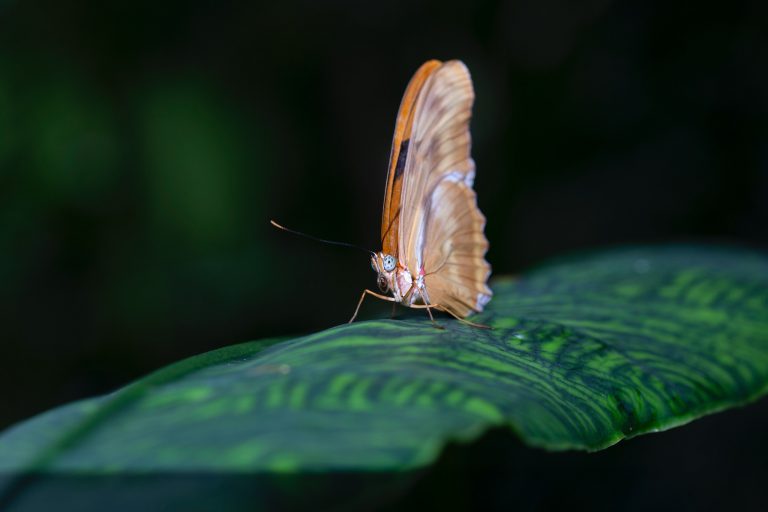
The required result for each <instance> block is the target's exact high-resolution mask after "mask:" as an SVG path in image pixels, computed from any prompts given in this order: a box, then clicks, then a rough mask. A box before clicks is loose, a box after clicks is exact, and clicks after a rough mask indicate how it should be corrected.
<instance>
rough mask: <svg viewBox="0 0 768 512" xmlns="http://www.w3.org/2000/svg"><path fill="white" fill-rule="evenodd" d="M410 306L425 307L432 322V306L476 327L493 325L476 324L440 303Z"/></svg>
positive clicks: (485, 327)
mask: <svg viewBox="0 0 768 512" xmlns="http://www.w3.org/2000/svg"><path fill="white" fill-rule="evenodd" d="M411 307H412V308H418V309H426V310H427V313H429V318H430V319H431V320H432V322H433V323H435V319H434V318H433V317H432V309H433V308H434V309H437V310H438V311H444V312H446V313H448V314H449V315H451V316H452V317H453V318H455V319H456V320H458V321H459V322H461V323H463V324H466V325H469V326H471V327H477V328H478V329H493V327H491V326H490V325H483V324H476V323H475V322H470V321H469V320H467V319H465V318H461V317H460V316H458V315H456V313H453V312H452V311H451V310H450V309H447V308H444V307H443V306H441V305H440V304H413V305H411Z"/></svg>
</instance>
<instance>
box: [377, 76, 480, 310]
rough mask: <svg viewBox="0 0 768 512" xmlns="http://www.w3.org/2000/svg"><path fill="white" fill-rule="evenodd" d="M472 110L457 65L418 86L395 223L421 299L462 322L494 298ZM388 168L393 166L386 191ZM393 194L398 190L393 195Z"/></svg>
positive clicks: (468, 86)
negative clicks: (420, 281)
mask: <svg viewBox="0 0 768 512" xmlns="http://www.w3.org/2000/svg"><path fill="white" fill-rule="evenodd" d="M422 68H423V67H422ZM412 83H413V82H412ZM409 89H410V85H409ZM473 102H474V91H473V88H472V81H471V78H470V75H469V71H468V70H467V68H466V66H464V64H463V63H461V62H460V61H449V62H446V63H444V64H442V65H439V67H436V68H433V69H432V70H431V72H430V73H429V75H428V76H426V78H425V79H424V80H423V83H422V84H421V88H420V91H419V92H418V95H417V97H416V101H415V105H414V106H413V109H412V112H411V113H410V115H411V116H412V120H411V123H412V126H411V127H410V139H409V143H408V148H407V149H408V150H407V155H406V157H405V162H404V166H403V171H402V184H401V185H399V186H400V187H401V191H400V192H401V199H400V205H399V210H400V215H399V219H398V220H396V221H395V222H396V223H399V228H398V231H397V247H398V252H397V254H398V258H399V259H400V261H401V263H402V264H403V265H405V266H406V267H407V268H408V269H409V270H410V271H411V273H412V274H414V275H417V273H419V272H421V271H423V272H424V274H425V278H424V281H425V283H426V291H427V294H428V297H425V299H427V300H428V301H429V303H431V304H438V305H440V306H441V307H442V308H443V309H446V310H448V311H450V312H451V313H453V314H455V315H457V316H460V317H465V316H467V315H468V314H470V313H471V312H472V311H482V309H483V306H484V305H485V303H487V301H488V300H489V299H490V297H491V290H490V289H489V288H488V286H487V284H486V283H487V280H488V276H489V275H490V265H489V264H488V262H487V261H486V260H485V253H486V251H487V249H488V240H487V239H486V238H485V234H484V232H483V230H484V228H485V217H484V216H483V214H482V213H481V212H480V210H479V209H478V207H477V199H476V196H475V192H474V190H473V189H472V186H473V181H474V174H475V164H474V161H473V160H472V158H471V156H470V147H471V138H470V134H469V121H470V117H471V113H472V104H473ZM401 109H402V106H401ZM396 137H397V134H396ZM394 152H395V150H394V148H393V155H394ZM392 168H393V167H392V165H391V164H390V185H389V186H390V187H392V185H391V184H392V182H393V179H392V178H393V177H392V174H393V171H392ZM394 174H396V173H394ZM396 179H397V178H396ZM392 192H393V193H396V192H397V190H396V189H395V188H394V187H392ZM391 204H394V200H392V201H391V202H390V205H391ZM390 208H391V206H390ZM391 211H392V210H390V212H391ZM385 214H386V203H385ZM385 229H386V228H384V227H383V226H382V230H385ZM385 252H386V248H385Z"/></svg>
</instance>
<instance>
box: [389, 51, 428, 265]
mask: <svg viewBox="0 0 768 512" xmlns="http://www.w3.org/2000/svg"><path fill="white" fill-rule="evenodd" d="M441 64H442V63H441V62H440V61H439V60H430V61H428V62H425V63H424V64H422V65H421V67H420V68H419V69H418V71H416V73H415V74H414V75H413V78H411V81H410V82H408V87H407V88H406V90H405V94H404V95H403V100H402V101H401V102H400V109H399V110H398V111H397V122H396V123H395V134H394V136H393V137H392V150H391V152H390V154H389V171H388V173H387V189H386V191H385V192H384V209H383V211H382V213H381V245H382V250H383V251H384V253H385V254H391V255H393V256H395V257H397V256H398V234H399V232H400V200H401V198H402V187H403V171H404V169H405V161H406V157H407V155H408V145H409V143H410V140H411V129H412V128H413V117H414V116H413V114H414V107H415V105H416V99H417V98H418V97H419V93H420V92H421V89H422V86H423V85H424V82H426V80H427V78H428V77H429V75H431V74H432V73H433V72H434V71H435V70H436V69H437V68H438V67H440V65H441Z"/></svg>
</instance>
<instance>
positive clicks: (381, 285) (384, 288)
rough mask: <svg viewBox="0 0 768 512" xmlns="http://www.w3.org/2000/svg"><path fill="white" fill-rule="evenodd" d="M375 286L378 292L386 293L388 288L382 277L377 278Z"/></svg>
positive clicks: (385, 280)
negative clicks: (377, 287) (376, 285)
mask: <svg viewBox="0 0 768 512" xmlns="http://www.w3.org/2000/svg"><path fill="white" fill-rule="evenodd" d="M376 284H378V285H379V290H381V291H382V292H386V291H387V289H388V288H389V286H388V285H387V279H386V278H385V277H384V276H379V279H378V280H377V281H376Z"/></svg>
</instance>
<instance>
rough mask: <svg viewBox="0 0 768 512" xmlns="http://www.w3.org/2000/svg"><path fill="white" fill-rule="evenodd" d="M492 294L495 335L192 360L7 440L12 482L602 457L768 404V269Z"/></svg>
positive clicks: (665, 255) (593, 263)
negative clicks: (501, 433) (459, 459)
mask: <svg viewBox="0 0 768 512" xmlns="http://www.w3.org/2000/svg"><path fill="white" fill-rule="evenodd" d="M493 291H494V298H493V300H492V301H491V303H490V304H489V307H488V309H487V311H486V312H484V313H483V314H482V315H479V316H476V317H473V318H472V320H473V321H477V322H482V323H486V324H489V325H491V326H492V327H493V329H492V330H484V329H477V328H473V327H469V326H466V325H464V324H461V323H459V322H457V321H455V320H453V319H448V318H440V319H439V323H440V325H441V326H443V327H444V329H435V328H434V327H433V326H432V325H431V324H430V322H429V321H428V320H427V319H425V318H422V317H421V315H418V314H417V315H415V316H412V315H411V312H409V313H408V315H409V316H408V317H407V318H405V319H393V320H379V321H368V322H358V323H355V324H352V325H343V326H340V327H336V328H332V329H329V330H327V331H323V332H320V333H316V334H312V335H309V336H304V337H300V338H296V339H288V340H282V341H279V342H277V341H275V340H272V341H264V342H254V343H249V344H244V345H239V346H235V347H229V348H226V349H222V350H219V351H215V352H211V353H208V354H203V355H200V356H197V357H194V358H191V359H189V360H186V361H182V362H180V363H178V364H176V365H172V366H170V367H168V368H166V369H163V370H160V371H158V372H156V373H155V374H152V375H150V376H148V377H146V378H144V379H142V380H140V381H137V382H135V383H133V384H131V385H129V386H127V387H126V388H124V389H122V390H119V391H117V392H115V393H113V394H111V395H107V396H103V397H99V398H94V399H90V400H85V401H82V402H78V403H74V404H71V405H67V406H64V407H61V408H58V409H55V410H53V411H50V412H48V413H45V414H42V415H40V416H38V417H36V418H33V419H31V420H29V421H27V422H24V423H22V424H20V425H18V426H16V427H14V428H11V429H9V430H7V431H6V432H5V433H3V434H2V435H0V471H6V472H22V471H26V470H37V471H65V472H66V471H85V472H102V471H108V472H118V473H119V472H121V471H155V470H162V471H195V470H199V471H209V472H210V471H213V472H216V471H245V472H256V471H259V472H276V473H284V472H299V471H320V472H325V471H335V470H353V471H357V470H393V469H394V470H405V469H412V468H419V467H424V466H425V465H428V464H429V463H431V462H432V461H433V460H434V459H435V457H436V456H437V455H438V453H439V452H440V450H441V449H442V448H443V446H444V445H445V444H446V443H447V442H449V441H464V442H467V441H470V440H472V439H474V438H476V437H477V436H478V435H480V434H481V433H482V432H484V431H485V430H487V429H488V428H489V427H492V426H507V427H509V428H510V429H511V430H512V431H513V432H514V433H515V434H516V435H517V436H519V437H520V439H521V440H522V441H523V442H525V443H527V444H529V445H532V446H536V447H541V448H546V449H550V450H561V449H583V450H597V449H602V448H605V447H607V446H610V445H611V444H613V443H616V442H617V441H619V440H621V439H622V438H626V437H632V436H635V435H638V434H642V433H645V432H651V431H656V430H663V429H667V428H670V427H673V426H676V425H680V424H682V423H685V422H687V421H690V420H692V419H694V418H696V417H699V416H701V415H703V414H707V413H711V412H714V411H718V410H721V409H724V408H727V407H729V406H733V405H737V404H742V403H746V402H748V401H751V400H754V399H755V398H757V397H759V396H760V395H762V394H764V393H765V392H766V390H768V259H767V258H766V257H765V256H764V255H761V254H759V253H755V252H752V251H748V250H742V249H722V248H711V247H710V248H707V247H685V246H679V247H678V246H675V247H655V248H648V247H645V248H642V247H641V248H625V249H616V250H612V251H607V252H600V253H593V254H587V255H582V256H578V257H571V258H568V259H563V260H560V261H556V262H551V263H549V264H547V265H545V266H542V267H540V268H537V269H534V270H532V271H530V272H528V273H526V274H525V275H524V276H522V277H520V278H518V279H512V278H502V279H497V280H496V281H495V282H494V283H493ZM416 313H419V312H416ZM0 492H1V490H0Z"/></svg>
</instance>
